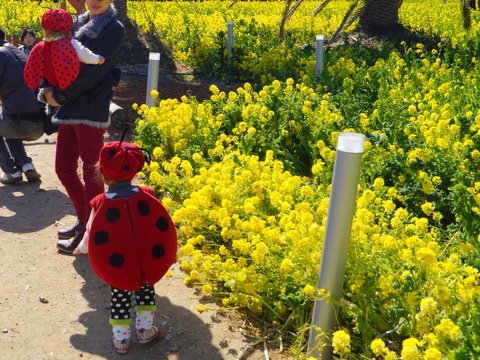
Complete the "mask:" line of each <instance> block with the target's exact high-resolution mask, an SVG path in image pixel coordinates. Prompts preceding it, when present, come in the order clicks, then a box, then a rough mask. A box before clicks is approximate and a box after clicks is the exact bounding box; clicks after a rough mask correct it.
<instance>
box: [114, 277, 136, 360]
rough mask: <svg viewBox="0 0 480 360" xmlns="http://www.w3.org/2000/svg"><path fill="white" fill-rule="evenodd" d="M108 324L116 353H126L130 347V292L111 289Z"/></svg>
mask: <svg viewBox="0 0 480 360" xmlns="http://www.w3.org/2000/svg"><path fill="white" fill-rule="evenodd" d="M111 291H112V293H111V306H112V309H111V311H110V324H111V325H112V330H113V346H114V347H115V350H116V351H117V352H118V353H126V352H127V350H128V347H129V345H130V323H131V322H132V319H131V318H130V306H131V303H132V292H131V291H128V290H121V289H117V288H114V287H113V286H112V287H111Z"/></svg>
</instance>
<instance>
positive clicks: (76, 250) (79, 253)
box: [73, 246, 84, 255]
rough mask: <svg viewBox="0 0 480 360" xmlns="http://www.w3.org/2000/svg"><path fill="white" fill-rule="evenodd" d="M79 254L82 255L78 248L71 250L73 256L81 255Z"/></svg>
mask: <svg viewBox="0 0 480 360" xmlns="http://www.w3.org/2000/svg"><path fill="white" fill-rule="evenodd" d="M81 254H84V253H83V252H81V251H80V246H77V248H76V249H75V250H73V255H81Z"/></svg>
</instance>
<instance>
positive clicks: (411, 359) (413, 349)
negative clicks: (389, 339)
mask: <svg viewBox="0 0 480 360" xmlns="http://www.w3.org/2000/svg"><path fill="white" fill-rule="evenodd" d="M418 345H420V342H419V341H418V340H417V339H415V338H408V339H405V340H403V343H402V352H401V355H402V357H403V359H404V360H415V359H417V355H418V348H417V346H418Z"/></svg>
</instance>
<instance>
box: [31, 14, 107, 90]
mask: <svg viewBox="0 0 480 360" xmlns="http://www.w3.org/2000/svg"><path fill="white" fill-rule="evenodd" d="M72 27H73V19H72V15H70V13H69V12H68V11H66V10H62V9H50V10H48V11H46V12H45V13H44V14H43V16H42V28H43V32H44V38H43V40H42V41H40V42H39V43H38V44H37V45H35V46H34V48H33V49H32V51H31V52H30V55H29V57H28V61H27V64H26V65H25V70H24V78H25V82H26V83H27V85H28V87H29V88H30V89H32V90H34V91H35V90H37V88H38V86H39V84H40V82H41V81H42V78H45V79H46V80H47V81H48V83H49V85H51V86H58V87H59V88H60V89H62V90H64V89H66V88H67V87H68V86H69V85H70V84H71V83H72V82H73V81H74V80H75V79H76V78H77V76H78V73H79V72H80V66H81V63H86V64H94V65H96V64H98V65H101V64H103V63H104V61H105V58H104V57H103V56H101V55H97V54H94V53H93V52H92V51H90V50H89V49H87V48H86V47H84V46H83V45H82V44H81V43H80V42H79V41H77V40H76V39H73V38H72V36H71V31H72Z"/></svg>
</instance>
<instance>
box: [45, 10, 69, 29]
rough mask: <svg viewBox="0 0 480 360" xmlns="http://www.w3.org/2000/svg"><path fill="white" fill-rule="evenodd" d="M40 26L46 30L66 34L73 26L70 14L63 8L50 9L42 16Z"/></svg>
mask: <svg viewBox="0 0 480 360" xmlns="http://www.w3.org/2000/svg"><path fill="white" fill-rule="evenodd" d="M42 27H43V28H44V29H47V30H52V31H58V32H61V33H64V34H68V33H70V31H72V27H73V18H72V15H71V14H70V13H69V12H68V11H66V10H63V9H50V10H48V11H46V12H45V14H43V16H42Z"/></svg>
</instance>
